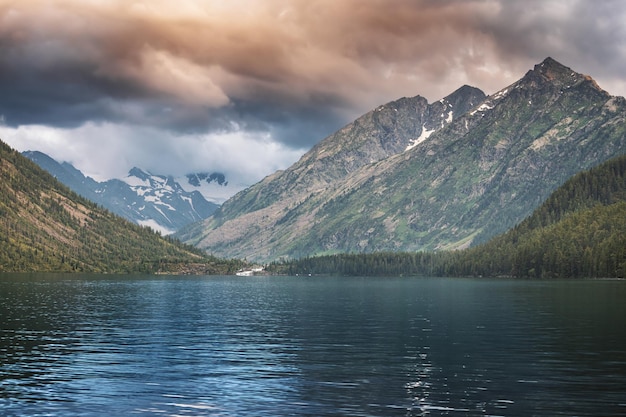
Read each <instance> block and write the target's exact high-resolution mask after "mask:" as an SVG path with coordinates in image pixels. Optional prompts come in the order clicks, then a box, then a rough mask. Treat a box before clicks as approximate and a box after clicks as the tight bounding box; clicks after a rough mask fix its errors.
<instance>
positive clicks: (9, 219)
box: [0, 141, 242, 273]
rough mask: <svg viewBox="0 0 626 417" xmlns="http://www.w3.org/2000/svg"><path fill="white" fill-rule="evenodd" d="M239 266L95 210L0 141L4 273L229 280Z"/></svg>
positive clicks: (1, 261) (0, 239) (0, 269)
mask: <svg viewBox="0 0 626 417" xmlns="http://www.w3.org/2000/svg"><path fill="white" fill-rule="evenodd" d="M241 264H242V262H240V261H225V260H220V259H217V258H213V257H208V256H206V255H205V254H204V253H203V252H201V251H200V250H198V249H195V248H193V247H191V246H187V245H183V244H181V243H180V242H178V241H176V240H173V239H168V238H162V237H161V236H160V235H158V234H157V233H155V232H153V231H152V230H151V229H149V228H145V227H141V226H137V225H134V224H132V223H130V222H128V221H126V220H124V219H122V218H120V217H118V216H116V215H114V214H112V213H110V212H108V211H106V210H104V209H102V208H101V207H98V206H97V205H96V204H94V203H92V202H90V201H88V200H86V199H84V198H82V197H80V196H78V195H77V194H75V193H74V192H72V191H70V190H69V189H68V188H67V187H65V186H63V185H62V184H60V183H59V182H58V181H56V180H55V179H54V178H53V177H52V176H50V175H49V174H48V173H47V172H45V171H43V170H42V169H41V168H39V167H38V166H37V165H36V164H35V163H34V162H31V161H30V160H28V159H27V158H25V157H23V156H22V155H20V154H19V153H18V152H17V151H15V150H12V149H11V148H10V147H9V146H7V145H6V144H4V143H3V142H1V141H0V272H26V271H42V272H74V271H76V272H110V273H130V272H146V273H156V272H170V273H231V272H234V271H235V270H237V269H238V268H239V267H241Z"/></svg>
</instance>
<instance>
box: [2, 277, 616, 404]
mask: <svg viewBox="0 0 626 417" xmlns="http://www.w3.org/2000/svg"><path fill="white" fill-rule="evenodd" d="M0 319H1V323H0V324H1V326H2V327H1V328H0V415H4V416H13V415H15V416H24V415H26V416H71V415H87V416H88V415H139V416H142V415H145V416H290V415H292V416H425V415H433V416H434V415H449V416H487V415H491V416H558V415H564V416H618V415H621V416H624V415H626V330H625V329H626V325H625V324H624V319H626V282H624V281H586V282H585V281H558V282H537V281H513V280H486V279H485V280H471V279H434V278H433V279H407V278H404V279H402V278H388V279H377V278H315V277H313V278H293V277H271V278H268V277H254V278H241V277H194V278H180V277H113V276H83V277H76V276H41V275H39V276H38V275H32V276H31V275H0Z"/></svg>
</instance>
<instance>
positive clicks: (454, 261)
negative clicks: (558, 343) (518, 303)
mask: <svg viewBox="0 0 626 417" xmlns="http://www.w3.org/2000/svg"><path fill="white" fill-rule="evenodd" d="M269 270H270V271H272V272H277V273H278V272H281V273H289V274H308V273H311V274H338V275H380V276H383V275H438V276H514V277H526V278H588V277H619V278H624V277H626V156H621V157H618V158H615V159H612V160H610V161H609V162H606V163H604V164H602V165H601V166H599V167H597V168H594V169H591V170H589V171H586V172H583V173H580V174H578V175H576V176H574V177H573V178H572V179H570V180H569V181H567V182H566V183H565V184H564V185H563V186H561V187H560V188H558V189H557V190H556V191H555V192H554V193H553V194H552V195H551V196H550V198H548V200H547V201H546V202H545V203H544V204H542V205H541V206H540V207H539V208H538V209H537V210H536V211H535V212H534V213H533V214H532V215H531V216H530V217H528V218H527V219H526V220H524V221H523V222H522V223H520V224H519V225H517V226H516V227H515V228H513V229H512V230H510V231H508V232H507V233H505V234H503V235H500V236H497V237H495V238H494V239H492V240H490V241H489V242H487V243H485V244H483V245H480V246H477V247H474V248H470V249H466V250H462V251H448V252H437V253H432V252H415V253H406V252H403V253H391V252H380V253H373V254H341V255H332V256H321V257H309V258H304V259H300V260H297V261H293V262H286V263H274V264H271V265H270V266H269Z"/></svg>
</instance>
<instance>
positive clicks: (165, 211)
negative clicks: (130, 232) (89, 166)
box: [22, 151, 218, 234]
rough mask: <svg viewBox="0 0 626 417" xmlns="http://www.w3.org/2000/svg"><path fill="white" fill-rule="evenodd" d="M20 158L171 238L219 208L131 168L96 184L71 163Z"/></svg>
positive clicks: (33, 155) (168, 180)
mask: <svg viewBox="0 0 626 417" xmlns="http://www.w3.org/2000/svg"><path fill="white" fill-rule="evenodd" d="M22 154H23V155H24V156H25V157H27V158H29V159H30V160H32V161H34V162H35V163H37V164H38V165H39V166H40V167H42V168H43V169H44V170H46V171H48V172H49V173H50V174H52V175H53V176H54V177H56V178H57V179H58V180H59V181H61V182H62V183H63V184H65V185H66V186H68V187H69V188H70V189H72V190H73V191H75V192H76V193H78V194H79V195H81V196H83V197H85V198H87V199H89V200H91V201H94V202H96V203H98V204H100V205H102V206H103V207H105V208H107V209H109V210H111V211H112V212H113V213H116V214H118V215H120V216H122V217H124V218H126V219H128V220H130V221H132V222H133V223H136V224H139V225H143V226H149V227H151V228H152V229H154V230H157V231H159V232H160V233H162V234H171V233H173V232H175V231H176V230H178V229H179V228H181V227H183V226H185V225H187V224H190V223H193V222H196V221H199V220H202V219H204V218H206V217H208V216H209V215H210V214H212V213H213V212H214V211H215V210H216V209H217V208H218V205H217V204H215V203H212V202H209V201H207V200H206V199H205V198H204V196H203V195H202V194H201V193H200V192H199V191H197V190H194V189H193V187H192V189H191V190H185V189H184V187H183V186H182V185H181V184H180V183H179V182H178V181H177V180H176V179H175V178H174V177H173V176H165V175H158V174H152V173H150V172H147V171H144V170H142V169H140V168H138V167H133V168H131V169H130V170H129V172H128V175H127V176H126V177H124V178H120V179H117V178H115V179H110V180H107V181H103V182H98V181H95V180H94V179H93V178H91V177H87V176H85V175H84V174H83V173H82V172H81V171H80V170H78V169H76V168H75V167H74V166H73V165H71V164H70V163H68V162H63V163H59V162H57V161H56V160H54V159H53V158H51V157H50V156H48V155H46V154H44V153H42V152H39V151H26V152H23V153H22Z"/></svg>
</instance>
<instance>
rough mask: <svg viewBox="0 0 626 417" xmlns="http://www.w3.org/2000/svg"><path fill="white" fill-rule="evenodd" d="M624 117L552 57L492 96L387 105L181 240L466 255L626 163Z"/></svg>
mask: <svg viewBox="0 0 626 417" xmlns="http://www.w3.org/2000/svg"><path fill="white" fill-rule="evenodd" d="M625 120H626V100H625V99H624V98H623V97H614V96H611V95H610V94H609V93H607V92H606V91H604V90H602V89H601V88H600V87H599V86H598V85H597V84H596V82H595V81H594V80H593V79H592V78H591V77H589V76H586V75H582V74H579V73H576V72H575V71H573V70H572V69H570V68H568V67H566V66H564V65H562V64H560V63H558V62H557V61H555V60H554V59H552V58H547V59H546V60H544V61H543V62H541V63H540V64H538V65H536V66H535V67H534V68H533V69H532V70H530V71H528V72H527V73H526V74H525V75H524V76H523V77H522V78H521V79H520V80H519V81H517V82H515V83H513V84H512V85H510V86H508V87H507V88H504V89H503V90H501V91H499V92H497V93H495V94H493V95H491V96H488V97H487V96H485V95H484V93H482V92H481V91H480V90H478V89H476V88H472V87H468V86H464V87H462V88H460V89H459V90H457V91H455V92H454V93H452V94H451V95H450V96H448V97H446V98H444V99H442V100H440V101H437V102H435V103H432V104H429V103H428V102H427V101H426V99H424V98H422V97H420V96H417V97H413V98H403V99H400V100H397V101H394V102H391V103H388V104H385V105H383V106H380V107H378V108H376V109H374V110H372V111H371V112H369V113H367V114H365V115H363V116H362V117H360V118H358V119H357V120H355V121H354V122H352V123H350V124H348V125H347V126H345V127H344V128H342V129H340V130H339V131H338V132H336V133H334V134H333V135H331V136H329V137H328V138H326V139H324V140H322V141H321V142H320V143H319V144H318V145H316V146H315V147H314V148H313V149H311V150H310V151H309V152H307V153H306V154H305V155H304V156H303V157H302V158H301V159H300V160H299V161H298V162H297V163H295V164H294V165H292V166H291V167H290V168H288V169H286V170H285V171H279V172H276V173H275V174H273V175H270V176H268V177H266V178H265V179H264V180H262V181H261V182H259V183H257V184H255V185H253V186H251V187H249V188H247V189H246V190H244V191H242V192H240V193H238V194H236V195H235V196H234V197H232V198H231V199H229V200H228V201H226V202H225V203H224V204H223V205H222V206H221V207H220V208H219V209H218V210H217V211H216V212H215V213H213V214H212V215H211V216H210V217H208V218H207V219H206V220H204V221H202V222H199V223H194V224H192V225H190V226H187V227H185V228H183V229H181V230H180V231H179V232H178V233H177V234H176V236H177V237H179V238H180V239H182V240H183V241H185V242H187V243H190V244H193V245H196V246H198V247H200V248H203V249H206V250H208V251H209V252H211V253H214V254H216V255H218V256H226V257H238V258H246V259H248V260H257V261H270V260H276V259H280V258H287V259H289V258H301V257H305V256H312V255H320V254H332V253H345V252H351V253H369V252H378V251H418V250H441V249H460V248H465V247H469V246H471V245H474V244H476V243H480V242H485V241H487V240H488V239H490V238H491V237H493V236H495V235H498V234H500V233H502V232H504V231H506V230H508V229H510V228H512V227H513V226H514V225H516V224H517V223H519V222H520V221H522V220H523V219H524V218H526V217H527V216H529V215H530V214H531V213H532V212H533V210H535V209H536V208H537V207H538V206H539V205H540V204H541V203H542V202H543V201H544V200H545V199H546V198H547V197H548V196H549V195H550V193H552V192H553V191H554V190H555V189H556V188H557V187H559V186H560V185H561V184H563V183H564V182H565V181H566V180H568V179H569V178H570V177H572V176H573V175H575V174H576V173H578V172H580V171H582V170H585V169H589V168H591V167H594V166H596V165H598V164H600V163H602V162H604V161H606V160H608V159H610V158H612V157H615V156H619V155H622V154H624V153H626V122H625Z"/></svg>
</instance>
